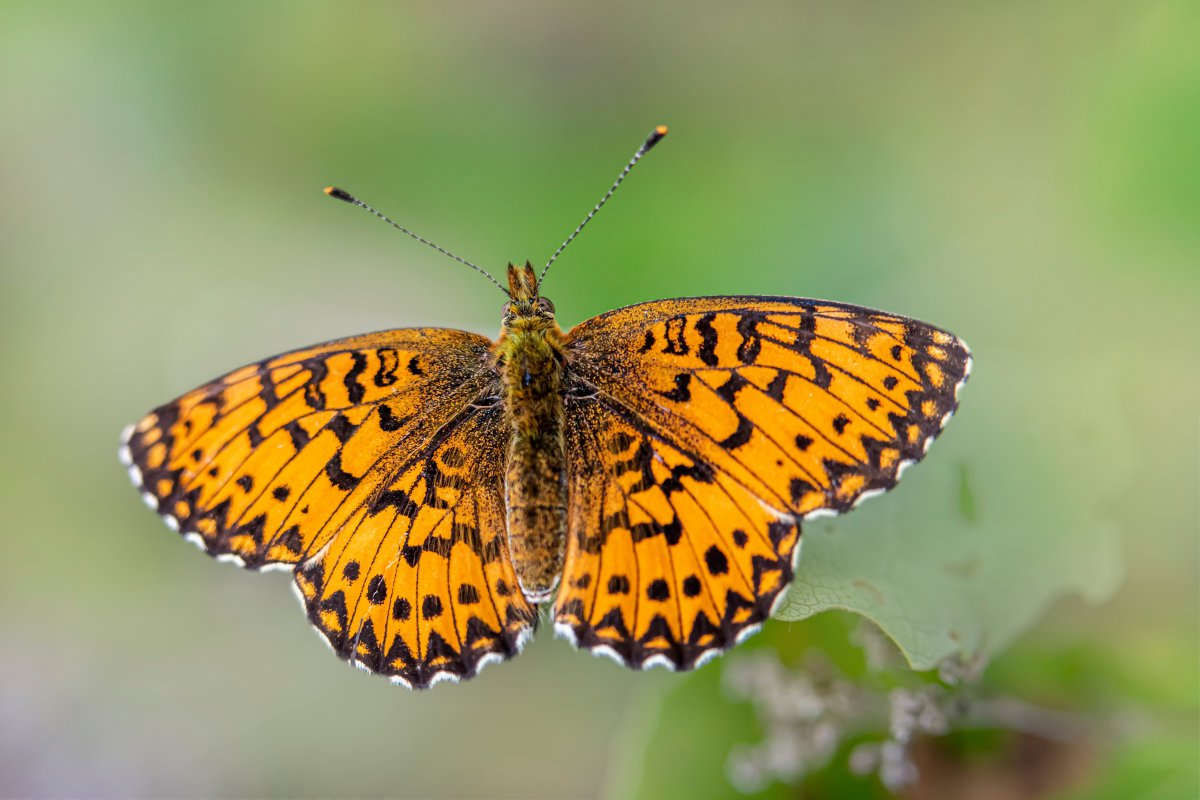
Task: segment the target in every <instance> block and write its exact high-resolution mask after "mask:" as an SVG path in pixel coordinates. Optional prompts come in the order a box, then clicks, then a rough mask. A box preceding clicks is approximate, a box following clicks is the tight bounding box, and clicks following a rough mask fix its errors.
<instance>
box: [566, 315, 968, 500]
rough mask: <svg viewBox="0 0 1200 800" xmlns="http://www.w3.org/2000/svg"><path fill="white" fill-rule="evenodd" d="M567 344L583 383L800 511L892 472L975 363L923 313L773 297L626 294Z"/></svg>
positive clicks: (896, 473) (861, 492)
mask: <svg viewBox="0 0 1200 800" xmlns="http://www.w3.org/2000/svg"><path fill="white" fill-rule="evenodd" d="M568 347H569V348H570V352H571V354H572V356H571V359H572V360H571V364H572V368H573V375H574V377H575V380H576V381H578V382H579V383H580V384H581V385H585V386H590V387H593V388H594V389H595V390H597V391H599V392H601V393H603V394H604V395H608V396H610V397H613V398H616V399H617V400H619V401H620V402H621V403H623V404H625V405H627V406H628V407H629V408H631V409H633V410H635V411H636V412H637V413H638V414H639V415H640V416H641V417H643V418H644V419H645V420H646V421H647V424H648V425H650V426H651V427H652V428H654V429H655V430H659V431H670V432H671V433H672V434H673V435H675V436H676V437H677V438H678V439H679V440H680V441H681V442H683V443H685V444H686V445H687V446H688V447H690V448H691V449H692V450H693V451H694V452H696V453H697V454H698V455H699V456H701V457H703V458H705V459H707V460H708V461H710V462H711V463H712V464H713V466H714V467H715V468H717V469H719V470H721V471H723V472H726V473H728V474H729V475H730V476H732V477H734V478H735V479H736V480H738V481H739V482H740V483H742V484H743V485H745V486H746V487H747V488H748V489H749V490H750V491H751V492H752V493H753V494H754V495H755V496H757V497H759V498H761V499H762V500H763V501H764V502H766V503H768V504H770V505H771V506H773V507H775V508H780V509H785V510H787V511H790V512H791V513H794V514H796V515H798V516H800V517H802V518H803V517H812V516H816V515H819V514H823V513H825V514H827V513H839V512H842V511H846V510H847V509H849V508H851V507H853V506H854V505H855V504H857V503H858V502H860V501H861V500H862V499H864V498H866V497H869V496H872V495H874V494H878V493H880V492H882V491H885V490H887V489H890V488H891V487H892V486H894V485H895V484H896V482H897V481H898V480H899V478H900V475H901V473H902V471H903V469H904V468H905V467H906V466H907V465H909V464H911V463H913V462H915V461H919V460H920V459H921V458H922V457H923V456H924V454H925V452H926V450H927V449H928V447H929V445H930V443H932V441H933V439H934V438H935V437H936V436H937V435H938V433H939V432H940V431H941V430H942V427H943V426H944V425H945V423H946V421H947V420H948V419H949V418H950V415H951V414H953V412H954V410H955V408H956V407H957V394H958V390H959V388H960V387H961V386H962V384H963V382H964V381H965V380H966V378H967V374H968V372H969V369H970V353H969V352H968V350H967V348H966V345H965V344H964V343H963V342H962V341H961V340H959V339H958V338H957V337H955V336H953V335H952V334H949V333H947V332H945V331H943V330H940V329H938V328H934V327H932V326H930V325H927V324H925V323H923V322H918V321H916V320H911V319H906V318H904V317H897V316H893V315H890V314H885V313H883V312H879V311H873V310H870V309H866V308H859V307H856V306H848V305H841V304H836V303H826V302H822V301H816V300H802V299H790V298H777V297H775V298H772V297H764V298H756V297H727V298H722V297H716V298H694V299H684V300H665V301H660V302H653V303H644V304H642V305H637V306H631V307H629V308H624V309H620V310H618V311H613V312H610V313H608V314H604V315H602V316H600V317H596V318H595V319H592V320H589V321H587V322H584V323H583V324H581V325H579V326H578V327H577V328H575V329H574V330H573V331H571V333H570V335H569V337H568Z"/></svg>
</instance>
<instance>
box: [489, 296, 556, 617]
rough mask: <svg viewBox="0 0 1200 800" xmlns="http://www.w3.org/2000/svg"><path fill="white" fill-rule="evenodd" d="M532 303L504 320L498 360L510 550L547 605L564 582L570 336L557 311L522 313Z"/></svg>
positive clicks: (530, 595)
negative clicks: (565, 347)
mask: <svg viewBox="0 0 1200 800" xmlns="http://www.w3.org/2000/svg"><path fill="white" fill-rule="evenodd" d="M514 296H519V294H518V293H514ZM515 305H516V304H515ZM525 305H526V304H525V303H521V304H519V306H518V308H519V309H520V310H518V311H517V313H515V314H513V315H512V317H511V318H508V319H506V320H505V325H504V335H503V336H502V338H501V340H500V343H499V345H498V346H497V362H498V366H499V368H500V373H501V376H502V381H503V385H504V401H505V412H506V417H507V419H508V427H509V446H508V459H507V463H506V464H505V481H504V482H505V505H506V507H507V514H508V545H509V552H510V554H511V558H512V563H513V567H514V569H515V571H516V574H517V579H518V581H519V582H520V584H521V590H522V592H523V593H524V595H525V597H526V599H527V600H529V601H530V602H531V603H540V602H545V601H547V600H549V599H550V598H551V596H552V595H553V593H554V590H555V589H556V588H557V586H558V582H559V578H560V576H561V575H562V568H563V556H564V553H565V551H566V530H567V478H566V463H567V462H566V453H565V448H564V422H565V406H564V403H563V353H562V338H563V336H562V331H561V330H560V329H559V327H558V325H557V323H555V321H554V318H553V316H552V315H551V314H549V313H544V312H534V311H532V309H529V310H530V312H531V313H528V314H526V313H521V311H522V310H525Z"/></svg>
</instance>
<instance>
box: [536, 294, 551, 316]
mask: <svg viewBox="0 0 1200 800" xmlns="http://www.w3.org/2000/svg"><path fill="white" fill-rule="evenodd" d="M537 304H538V309H539V310H541V311H545V312H546V313H547V314H553V313H554V303H551V302H550V300H549V298H546V297H539V298H538V301H537Z"/></svg>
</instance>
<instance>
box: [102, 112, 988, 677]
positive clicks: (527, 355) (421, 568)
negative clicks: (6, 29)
mask: <svg viewBox="0 0 1200 800" xmlns="http://www.w3.org/2000/svg"><path fill="white" fill-rule="evenodd" d="M665 133H666V129H665V127H659V128H656V129H655V130H654V132H653V133H652V134H651V135H650V137H649V138H648V139H647V140H646V141H645V143H643V145H642V146H641V147H640V148H639V149H638V151H637V153H636V154H635V155H634V157H633V159H632V160H631V161H630V162H629V163H628V164H627V165H626V166H625V168H624V170H623V171H622V172H621V174H620V176H619V177H618V178H617V180H616V182H615V183H614V184H613V186H612V188H611V189H609V191H608V193H607V194H606V195H605V196H604V198H603V199H602V200H601V201H600V202H599V203H598V204H597V205H596V206H595V207H594V208H593V209H592V211H591V213H589V214H588V216H587V217H586V218H585V219H584V221H583V222H582V223H581V224H580V225H579V226H578V227H577V228H576V229H575V230H574V232H573V233H572V234H571V235H570V237H568V239H567V240H566V242H564V243H563V245H562V246H561V247H560V248H559V249H558V250H557V251H556V252H555V254H554V256H553V257H551V259H550V261H549V262H548V263H547V264H546V267H545V268H544V269H543V270H542V273H541V275H540V276H538V275H537V274H536V273H535V270H534V268H533V266H532V265H531V264H530V263H528V262H526V263H525V264H524V265H522V266H515V265H512V264H510V265H509V266H508V272H507V279H508V280H507V283H508V286H507V288H506V289H505V287H503V286H501V289H502V290H503V291H504V292H505V294H507V295H508V301H507V302H506V303H505V305H504V308H503V311H502V317H503V329H502V332H501V335H500V338H499V340H498V341H491V340H489V339H488V338H486V337H484V336H480V335H477V334H474V333H467V332H464V331H458V330H447V329H437V328H420V329H399V330H388V331H380V332H378V333H369V334H366V335H362V336H354V337H350V338H347V339H339V340H337V341H331V342H327V343H325V344H319V345H315V346H312V347H306V348H302V349H300V350H295V351H292V352H289V353H284V354H282V355H276V356H272V357H270V358H266V359H263V360H261V361H257V362H255V363H253V364H249V365H247V366H245V367H242V368H241V369H237V370H234V371H233V372H230V373H229V374H227V375H225V376H223V377H220V378H218V379H216V380H214V381H212V382H210V383H207V384H204V385H203V386H201V387H199V388H197V389H194V390H193V391H191V392H188V393H187V394H185V395H183V396H182V397H180V398H178V399H176V400H173V401H171V402H169V403H167V404H165V405H162V406H160V407H158V408H156V409H154V410H153V411H151V412H150V413H149V414H147V415H146V416H145V417H144V418H142V419H141V421H139V422H137V423H136V424H134V425H131V426H130V427H129V428H127V429H126V431H125V433H124V436H123V440H122V444H121V451H120V452H121V457H122V459H123V461H124V462H125V463H126V464H127V465H128V469H129V473H130V476H131V478H132V480H133V482H134V484H135V485H136V486H137V487H138V489H139V490H140V491H141V492H142V496H143V498H144V499H145V501H146V503H147V505H149V506H150V507H151V508H153V509H154V510H156V511H157V512H158V513H159V514H160V515H161V516H162V517H163V518H164V519H165V520H166V523H167V525H169V526H170V527H171V528H173V529H175V530H177V531H178V532H179V533H181V534H182V535H183V537H184V538H186V539H187V540H189V541H191V542H193V543H195V544H196V545H198V546H200V547H201V548H202V549H204V550H205V551H207V552H208V553H209V554H210V555H212V556H215V557H216V558H217V559H218V560H222V561H232V562H234V563H236V564H238V565H240V566H243V567H246V568H248V569H253V570H266V569H283V570H288V571H290V572H292V574H293V577H294V584H295V588H296V590H297V593H298V594H299V597H300V600H301V602H302V603H303V606H304V608H305V610H306V613H307V615H308V619H309V621H310V622H311V623H312V624H313V625H314V626H315V627H316V628H317V630H318V631H319V632H320V633H321V634H322V636H323V637H324V638H325V639H326V640H327V641H328V643H329V644H330V645H331V646H332V648H333V650H334V651H335V652H336V653H337V654H338V656H339V657H341V658H342V659H345V660H347V661H349V662H351V663H353V664H355V665H356V666H358V667H361V668H363V669H366V670H368V671H370V672H375V673H379V674H381V675H385V676H387V677H388V678H390V679H391V680H392V681H393V682H394V683H398V684H403V685H405V686H409V687H414V688H424V687H428V686H431V685H433V684H435V683H437V682H439V681H443V680H451V681H453V680H458V679H463V678H468V677H471V676H473V675H475V674H476V673H477V672H478V671H479V670H480V669H481V668H482V667H483V666H485V665H487V664H490V663H493V662H497V661H501V660H504V659H508V658H510V657H512V656H514V655H516V654H517V653H519V652H520V651H521V649H522V647H523V646H524V645H525V644H526V642H527V641H528V640H529V639H530V637H531V636H532V634H533V632H534V630H535V628H536V626H537V624H538V620H539V608H540V607H542V606H546V605H548V607H549V608H548V614H549V615H550V616H551V617H552V618H553V624H554V630H555V633H556V634H557V635H559V636H561V637H563V638H565V639H567V640H569V641H570V642H571V643H572V644H574V645H576V646H577V647H579V648H583V649H587V650H590V651H592V652H593V653H596V654H600V655H605V656H609V657H611V658H613V659H615V660H616V661H618V662H620V663H621V664H624V665H627V666H629V667H633V668H637V669H641V668H648V667H652V666H664V667H667V668H669V669H679V670H685V669H691V668H694V667H697V666H699V665H701V664H703V663H705V662H706V661H708V660H709V659H711V658H712V657H714V656H716V655H717V654H719V653H721V652H723V651H725V650H727V649H729V648H730V647H732V646H734V645H735V644H736V643H738V642H741V641H742V640H744V639H745V638H746V637H747V636H749V635H750V634H752V633H753V632H754V631H756V630H757V629H758V628H759V626H760V625H761V624H762V623H763V622H764V621H765V620H766V619H767V618H768V617H770V615H771V613H772V611H773V610H774V609H775V607H776V605H777V604H778V603H779V602H780V601H781V600H782V599H783V598H784V595H785V589H786V588H787V586H788V585H789V583H790V582H791V581H792V578H793V575H794V574H795V569H796V558H797V556H798V554H799V551H800V526H801V523H802V521H804V520H809V519H813V518H816V517H818V516H822V515H829V514H839V513H842V512H845V511H848V510H849V509H851V508H853V507H854V506H856V505H857V504H858V503H860V502H862V501H863V500H865V499H866V498H868V497H871V496H873V495H877V494H879V493H881V492H884V491H886V490H888V489H890V488H891V487H892V486H894V485H895V484H896V482H897V481H898V480H899V479H900V476H901V474H902V472H903V471H904V470H905V468H906V467H908V466H909V465H911V464H913V463H914V462H916V461H919V460H920V459H921V458H922V457H923V456H924V455H925V452H926V451H927V450H928V448H929V445H930V443H931V442H932V441H933V439H934V437H936V436H937V435H938V433H939V432H940V431H941V430H942V428H943V426H944V425H945V424H946V422H947V420H949V418H950V416H951V415H952V414H953V413H954V411H955V408H956V407H957V396H958V392H959V389H960V388H961V387H962V385H963V383H964V382H965V381H966V379H967V375H968V373H969V370H970V363H971V361H970V353H969V351H968V349H967V346H966V345H965V344H964V343H963V341H962V340H961V339H959V338H958V337H956V336H954V335H953V334H951V333H949V332H947V331H945V330H942V329H940V328H937V327H934V326H932V325H928V324H926V323H923V322H918V321H916V320H913V319H908V318H906V317H902V316H897V315H894V314H888V313H885V312H881V311H874V310H871V309H867V308H861V307H858V306H853V305H845V304H841V303H833V302H825V301H820V300H808V299H800V298H791V297H753V296H752V297H695V298H682V299H674V300H660V301H656V302H648V303H641V304H638V305H633V306H629V307H627V308H621V309H618V310H616V311H611V312H609V313H606V314H602V315H600V316H598V317H595V318H593V319H590V320H587V321H586V322H583V323H581V324H580V325H578V326H576V327H575V328H573V329H571V330H570V331H568V332H565V333H564V332H563V331H562V330H561V329H560V328H559V326H558V324H557V323H556V321H555V310H554V305H553V304H552V303H551V302H550V301H549V300H548V299H546V298H545V297H543V296H542V294H541V284H542V280H543V279H544V277H545V275H546V270H548V269H549V266H550V264H552V263H553V262H554V260H555V259H556V258H557V257H558V255H559V254H560V253H561V252H562V250H563V248H565V247H566V245H567V244H569V243H570V242H571V240H572V239H574V238H575V236H577V235H578V234H579V232H580V231H581V230H582V229H583V227H584V226H585V225H586V224H587V222H588V221H589V220H590V219H592V217H593V216H594V215H595V214H596V212H597V211H598V210H599V209H600V208H601V207H602V206H603V205H604V203H605V202H606V201H607V200H608V199H609V198H610V197H611V196H612V194H613V192H614V191H615V190H616V188H617V186H619V185H620V183H621V181H622V180H623V179H624V178H625V176H626V175H628V174H629V171H630V169H632V167H633V165H634V164H636V163H637V162H638V160H639V159H640V158H641V157H642V156H644V155H645V154H646V152H648V151H649V150H650V148H651V147H653V146H654V145H655V144H656V143H657V142H658V141H659V140H661V138H662V137H663V135H665ZM326 191H327V193H329V194H331V195H332V196H334V197H336V198H338V199H342V200H345V201H347V202H350V203H353V204H355V205H359V206H362V207H363V208H365V209H366V210H368V211H370V212H371V213H373V214H375V215H376V216H379V217H380V218H381V219H383V220H384V221H386V222H388V223H389V224H391V225H393V226H395V227H397V228H399V229H400V230H402V231H403V232H405V233H407V234H409V235H410V236H413V237H414V238H417V239H418V240H420V241H422V242H424V243H426V244H429V245H430V246H432V247H435V248H436V249H438V250H439V251H441V252H444V253H446V254H447V255H450V256H451V257H452V258H455V259H456V260H459V261H461V262H462V263H464V264H466V265H467V266H470V267H472V268H474V269H477V270H479V271H480V272H483V273H484V274H485V275H487V277H489V278H491V276H490V275H488V274H487V272H486V271H485V270H483V269H481V268H479V267H477V266H475V265H474V264H472V263H470V262H468V261H465V260H463V259H459V258H458V257H457V256H454V255H453V254H450V253H448V252H447V251H444V250H442V249H441V248H440V247H437V245H433V244H432V243H430V242H428V241H426V240H424V239H421V238H420V237H418V236H416V234H413V233H412V232H411V231H408V230H407V229H405V228H403V227H401V226H399V225H396V223H394V222H392V221H391V220H390V219H388V218H387V217H384V216H383V215H382V214H379V212H377V211H375V210H374V209H373V208H371V207H370V206H367V205H366V204H365V203H362V202H361V201H359V200H358V199H356V198H354V197H353V196H351V195H349V194H348V193H346V192H344V191H342V190H340V189H333V188H330V189H327V190H326ZM493 282H494V283H496V281H495V280H494V279H493ZM497 285H498V286H499V285H500V284H499V283H497Z"/></svg>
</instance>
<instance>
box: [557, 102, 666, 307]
mask: <svg viewBox="0 0 1200 800" xmlns="http://www.w3.org/2000/svg"><path fill="white" fill-rule="evenodd" d="M666 135H667V126H666V125H659V126H657V127H656V128H655V129H654V130H653V131H651V132H650V135H649V136H647V137H646V141H644V142H642V146H641V147H639V148H638V151H637V152H636V153H634V154H633V158H631V159H629V163H628V164H626V165H625V169H623V170H621V174H620V175H618V176H617V179H616V180H615V181H614V182H613V185H612V188H610V189H609V190H608V193H607V194H605V195H604V197H601V198H600V202H599V203H596V207H595V208H593V209H592V210H591V211H590V212H588V215H587V216H586V217H584V218H583V222H581V223H579V227H578V228H576V229H575V230H574V231H572V232H571V235H570V236H568V237H567V240H566V241H565V242H563V243H562V244H561V245H559V246H558V249H557V250H555V251H554V255H552V256H550V260H549V261H547V262H546V266H544V267H542V274H541V275H540V276H539V277H538V286H539V287H540V286H541V285H542V281H543V280H545V279H546V273H547V272H549V271H550V265H551V264H553V263H554V261H555V260H556V259H557V258H558V256H559V254H560V253H562V251H563V250H566V249H567V245H569V244H570V243H571V242H572V241H574V239H575V237H576V236H578V235H579V232H580V231H582V230H583V226H584V225H587V224H588V223H589V222H591V221H592V217H594V216H596V212H597V211H599V210H600V209H601V208H603V207H604V204H605V203H607V202H608V198H610V197H612V196H613V193H614V192H616V191H617V187H618V186H620V185H621V181H623V180H625V176H626V175H628V174H629V171H630V170H632V169H633V165H634V164H636V163H637V162H639V161H641V160H642V156H644V155H646V153H649V152H650V148H651V147H654V145H656V144H658V143H659V142H660V141H661V140H662V138H663V137H664V136H666Z"/></svg>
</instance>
